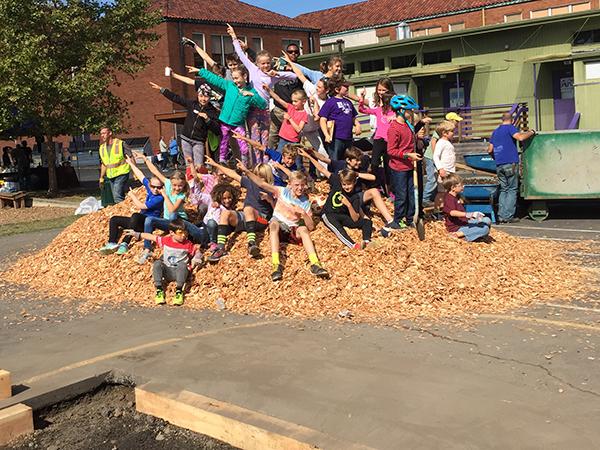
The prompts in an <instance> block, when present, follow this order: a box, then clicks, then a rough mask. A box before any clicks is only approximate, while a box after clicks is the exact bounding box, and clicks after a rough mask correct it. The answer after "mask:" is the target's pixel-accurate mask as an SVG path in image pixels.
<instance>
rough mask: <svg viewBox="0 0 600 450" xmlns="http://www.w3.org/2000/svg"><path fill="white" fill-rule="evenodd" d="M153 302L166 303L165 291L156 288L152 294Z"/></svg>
mask: <svg viewBox="0 0 600 450" xmlns="http://www.w3.org/2000/svg"><path fill="white" fill-rule="evenodd" d="M154 303H156V304H157V305H164V304H165V303H167V301H166V300H165V291H163V290H162V289H157V290H156V295H155V296H154Z"/></svg>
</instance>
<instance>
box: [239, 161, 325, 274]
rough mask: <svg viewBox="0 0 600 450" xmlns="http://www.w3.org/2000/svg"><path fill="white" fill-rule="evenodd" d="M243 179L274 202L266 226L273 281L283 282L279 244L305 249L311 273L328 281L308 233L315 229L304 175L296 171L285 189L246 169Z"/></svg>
mask: <svg viewBox="0 0 600 450" xmlns="http://www.w3.org/2000/svg"><path fill="white" fill-rule="evenodd" d="M243 173H244V175H246V176H247V177H248V178H249V179H250V180H251V181H252V182H253V183H255V184H256V185H257V186H258V187H259V188H260V189H263V190H264V191H266V192H270V193H271V194H272V195H273V197H274V198H275V200H276V203H275V208H274V210H273V217H272V218H271V220H270V222H269V239H270V241H271V261H272V264H273V272H272V273H271V280H272V281H279V280H281V279H282V278H283V266H282V265H281V262H280V259H279V245H280V240H285V241H287V242H290V243H292V244H300V243H302V245H303V246H304V250H305V251H306V253H307V255H308V259H309V261H310V272H311V273H312V274H313V275H315V276H316V277H319V278H328V277H329V273H328V272H327V271H326V270H325V269H324V268H323V267H322V266H321V262H320V261H319V257H318V256H317V252H316V251H315V246H314V244H313V242H312V239H311V237H310V231H312V230H314V229H315V223H314V221H313V218H312V215H311V207H310V201H309V199H308V196H307V195H306V191H307V188H308V186H307V183H306V181H307V179H306V175H305V174H304V173H302V172H299V171H295V172H292V173H291V175H290V182H289V185H288V187H279V186H272V185H270V184H269V183H267V182H265V181H264V180H262V179H261V178H260V177H258V176H256V175H255V174H253V173H252V172H251V171H250V170H248V169H247V168H244V169H243Z"/></svg>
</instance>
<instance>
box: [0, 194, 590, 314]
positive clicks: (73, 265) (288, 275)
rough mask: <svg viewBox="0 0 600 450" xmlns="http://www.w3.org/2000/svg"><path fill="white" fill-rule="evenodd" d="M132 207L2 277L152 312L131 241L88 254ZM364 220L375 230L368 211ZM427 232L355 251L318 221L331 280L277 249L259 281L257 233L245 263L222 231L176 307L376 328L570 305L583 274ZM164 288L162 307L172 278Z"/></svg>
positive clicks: (146, 273)
mask: <svg viewBox="0 0 600 450" xmlns="http://www.w3.org/2000/svg"><path fill="white" fill-rule="evenodd" d="M138 192H139V196H140V198H142V197H143V194H142V192H141V191H138ZM132 212H134V210H133V209H132V205H131V203H130V201H129V200H126V201H125V202H123V203H121V204H120V205H116V206H113V207H109V208H106V209H104V210H101V211H99V212H97V213H94V214H91V215H88V216H84V217H82V218H81V219H79V220H77V221H76V222H75V223H73V224H72V225H71V226H69V227H68V228H66V229H65V230H64V231H63V232H62V233H61V234H60V235H59V236H57V237H56V238H55V239H54V241H53V242H52V243H51V244H50V245H49V246H48V247H46V248H45V249H44V250H42V251H41V252H39V253H37V254H34V255H31V256H26V257H24V258H22V259H20V260H18V261H17V262H16V263H15V265H14V266H13V267H11V268H10V269H9V270H8V271H7V272H6V273H4V274H3V277H4V279H5V280H6V281H9V282H14V283H21V284H26V285H29V286H30V287H31V288H33V289H35V290H37V291H40V292H41V293H44V294H47V295H51V296H54V297H62V298H79V299H87V300H90V302H88V303H89V304H90V305H94V304H95V302H101V303H104V302H110V303H119V302H125V301H132V302H136V303H139V304H142V305H146V306H148V307H154V301H153V296H154V287H153V283H152V278H151V264H150V263H147V264H146V265H144V266H140V265H138V264H137V262H136V260H137V257H138V256H139V254H140V252H141V250H142V243H141V242H137V243H136V244H135V245H134V246H133V247H132V248H131V249H130V251H129V253H128V254H126V255H124V256H118V255H115V254H113V255H109V256H102V255H101V254H100V253H99V252H98V249H99V248H100V247H101V246H102V245H104V244H105V243H106V241H107V239H108V221H109V218H110V216H112V215H130V214H131V213H132ZM374 221H375V225H376V228H379V226H380V225H381V221H380V220H379V218H378V217H376V218H375V219H374ZM353 231H354V230H353ZM426 231H427V238H426V240H425V241H424V242H420V241H419V240H418V239H417V235H416V232H415V231H414V230H409V231H404V232H398V233H395V234H394V235H393V236H392V237H390V238H388V239H383V238H381V237H376V238H375V239H374V241H373V243H372V244H371V246H370V247H369V248H367V249H365V250H363V251H356V250H350V249H348V248H346V247H344V246H343V245H342V244H341V243H340V242H339V241H338V240H337V239H336V238H335V236H334V235H333V233H331V232H330V231H329V230H328V229H326V228H325V226H324V225H323V224H318V225H317V229H316V230H315V231H314V232H313V233H312V236H313V240H314V242H315V245H316V248H317V252H318V254H319V256H320V258H321V260H322V262H323V265H324V267H326V268H327V270H328V271H329V272H330V274H331V279H330V280H318V279H316V278H315V277H314V276H312V275H311V274H310V273H309V270H308V261H307V258H306V255H305V253H304V250H303V249H302V247H300V246H287V248H286V249H285V250H284V251H283V255H282V256H283V259H282V262H283V264H284V266H285V270H284V279H283V280H282V281H280V282H277V283H273V282H271V280H270V273H271V270H272V267H271V260H270V252H269V239H268V236H267V235H265V236H262V235H259V239H260V240H261V242H260V249H261V251H262V254H263V255H264V258H262V259H260V260H258V261H256V260H251V259H250V258H249V256H248V254H247V243H246V236H245V234H244V233H242V234H240V235H237V236H234V237H233V238H230V245H229V247H230V253H229V255H227V256H225V257H224V258H223V259H222V260H221V261H220V262H219V263H218V264H216V265H206V266H205V267H203V268H201V269H199V270H197V271H196V272H195V273H194V275H193V277H194V280H193V283H192V285H191V288H190V289H189V292H188V293H187V295H186V301H185V306H186V307H190V308H208V309H222V307H223V303H224V305H225V307H226V308H227V309H228V310H230V311H235V312H238V313H250V314H259V315H263V314H264V315H283V316H289V317H303V318H312V319H316V318H323V317H329V318H335V317H338V316H339V315H340V312H342V314H341V315H342V316H345V317H352V318H353V320H355V321H361V322H363V321H364V322H372V323H380V324H387V323H393V322H395V321H397V320H399V319H406V318H417V317H421V318H438V317H459V316H463V315H465V314H473V313H495V312H503V311H507V310H510V309H513V308H517V307H520V306H523V305H526V304H529V303H531V302H535V301H538V300H542V299H543V300H544V301H547V300H550V299H562V300H569V299H572V298H574V297H575V296H576V295H577V294H578V293H577V291H575V289H576V286H582V285H583V284H584V283H581V282H580V281H582V280H583V278H584V277H585V276H586V273H585V271H584V269H583V268H580V267H578V266H575V265H573V263H572V262H568V263H567V262H566V261H565V260H564V258H563V257H562V256H561V255H562V254H563V253H564V251H565V249H566V248H567V247H566V246H568V244H563V243H557V242H549V241H541V240H532V239H527V240H524V239H520V238H516V237H512V236H509V235H508V234H506V233H503V232H501V231H498V230H492V235H491V236H492V239H491V241H492V242H490V243H465V242H462V241H460V240H456V239H452V238H450V237H449V236H448V235H447V234H446V232H445V229H444V225H443V223H442V222H435V223H428V224H427V225H426ZM352 236H353V237H355V238H358V237H359V235H358V234H357V232H354V233H353V234H352ZM155 257H159V251H158V250H157V251H156V252H155ZM167 293H168V298H167V300H168V301H169V302H170V300H171V298H172V293H173V283H171V286H170V289H169V290H168V292H167Z"/></svg>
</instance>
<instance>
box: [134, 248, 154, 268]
mask: <svg viewBox="0 0 600 450" xmlns="http://www.w3.org/2000/svg"><path fill="white" fill-rule="evenodd" d="M150 255H151V253H150V250H144V251H143V252H142V253H141V254H140V257H139V258H138V260H137V263H138V264H140V265H142V264H146V261H148V258H150Z"/></svg>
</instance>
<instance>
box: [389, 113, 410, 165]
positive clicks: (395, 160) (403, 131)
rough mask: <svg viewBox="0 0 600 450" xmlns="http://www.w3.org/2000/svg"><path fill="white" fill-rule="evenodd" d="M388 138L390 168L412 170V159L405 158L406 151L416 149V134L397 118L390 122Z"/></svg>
mask: <svg viewBox="0 0 600 450" xmlns="http://www.w3.org/2000/svg"><path fill="white" fill-rule="evenodd" d="M387 138H388V139H387V152H388V156H389V158H390V169H392V170H395V171H396V172H406V171H408V170H412V169H413V162H412V160H410V159H405V158H404V155H405V154H406V153H412V152H414V151H415V135H414V133H413V132H412V130H411V129H410V127H409V126H408V125H407V124H406V123H400V122H398V121H397V120H395V121H393V122H392V123H391V124H390V128H389V130H388V134H387Z"/></svg>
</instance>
